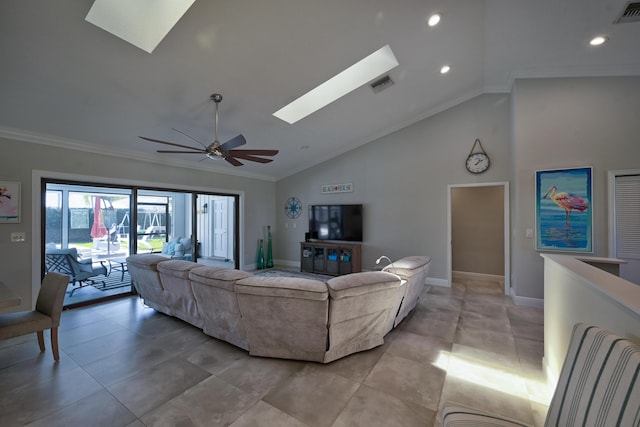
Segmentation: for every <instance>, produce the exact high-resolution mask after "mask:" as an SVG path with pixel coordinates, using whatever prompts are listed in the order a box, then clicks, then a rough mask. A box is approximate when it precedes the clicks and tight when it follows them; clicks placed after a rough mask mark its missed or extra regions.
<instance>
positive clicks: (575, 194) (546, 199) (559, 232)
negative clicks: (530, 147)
mask: <svg viewBox="0 0 640 427" xmlns="http://www.w3.org/2000/svg"><path fill="white" fill-rule="evenodd" d="M592 175H593V168H591V167H583V168H571V169H551V170H540V171H536V193H535V195H536V196H535V197H536V250H539V251H563V252H585V253H591V252H593V213H592V212H593V209H592V202H593V199H592V190H593V188H592V187H593V186H592Z"/></svg>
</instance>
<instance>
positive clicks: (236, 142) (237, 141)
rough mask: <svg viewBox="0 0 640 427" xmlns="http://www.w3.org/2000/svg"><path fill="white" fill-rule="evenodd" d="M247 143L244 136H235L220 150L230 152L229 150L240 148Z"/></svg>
mask: <svg viewBox="0 0 640 427" xmlns="http://www.w3.org/2000/svg"><path fill="white" fill-rule="evenodd" d="M246 143H247V140H246V139H244V136H242V135H238V136H234V137H233V138H231V139H230V140H228V141H227V142H225V143H224V144H222V145H221V146H220V149H221V150H223V151H229V150H233V149H234V148H236V147H240V146H241V145H244V144H246Z"/></svg>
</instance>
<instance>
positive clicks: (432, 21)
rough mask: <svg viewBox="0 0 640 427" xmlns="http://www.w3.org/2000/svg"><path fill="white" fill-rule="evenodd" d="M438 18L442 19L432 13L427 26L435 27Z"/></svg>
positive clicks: (437, 14) (438, 20)
mask: <svg viewBox="0 0 640 427" xmlns="http://www.w3.org/2000/svg"><path fill="white" fill-rule="evenodd" d="M440 18H442V16H440V14H439V13H434V14H433V15H431V16H430V17H429V20H428V21H427V24H429V26H430V27H435V26H436V25H438V23H439V22H440Z"/></svg>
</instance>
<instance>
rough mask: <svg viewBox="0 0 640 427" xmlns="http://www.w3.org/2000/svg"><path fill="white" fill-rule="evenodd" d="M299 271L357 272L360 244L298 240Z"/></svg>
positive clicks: (336, 274)
mask: <svg viewBox="0 0 640 427" xmlns="http://www.w3.org/2000/svg"><path fill="white" fill-rule="evenodd" d="M300 271H306V272H308V273H319V274H329V275H332V276H339V275H342V274H350V273H359V272H360V245H359V244H354V243H329V242H300Z"/></svg>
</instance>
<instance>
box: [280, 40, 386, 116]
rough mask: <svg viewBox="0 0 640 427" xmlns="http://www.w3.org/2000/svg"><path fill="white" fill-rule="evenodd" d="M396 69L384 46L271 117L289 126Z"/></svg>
mask: <svg viewBox="0 0 640 427" xmlns="http://www.w3.org/2000/svg"><path fill="white" fill-rule="evenodd" d="M397 66H398V60H397V59H396V57H395V55H394V54H393V51H392V50H391V48H390V47H389V45H386V46H384V47H382V48H380V49H378V50H376V51H375V52H373V53H372V54H371V55H369V56H367V57H366V58H363V59H361V60H360V61H358V62H356V63H355V64H353V65H352V66H350V67H349V68H347V69H346V70H344V71H341V72H340V73H338V74H336V75H335V76H333V77H331V78H330V79H329V80H327V81H326V82H324V83H322V84H321V85H319V86H317V87H316V88H314V89H311V90H310V91H309V92H307V93H305V94H304V95H302V96H301V97H300V98H298V99H296V100H295V101H293V102H291V103H290V104H287V105H285V106H284V107H282V108H281V109H279V110H278V111H276V112H275V113H273V115H274V116H276V117H277V118H279V119H282V120H284V121H285V122H287V123H289V124H293V123H295V122H297V121H298V120H300V119H303V118H305V117H307V116H308V115H309V114H312V113H315V112H316V111H318V110H319V109H321V108H322V107H325V106H327V105H329V104H330V103H332V102H333V101H335V100H336V99H338V98H341V97H343V96H344V95H346V94H348V93H349V92H352V91H354V90H356V89H357V88H359V87H360V86H362V85H365V84H367V82H370V81H371V80H373V79H375V78H377V77H380V76H381V75H383V74H384V73H386V72H388V71H390V70H391V69H393V68H395V67H397Z"/></svg>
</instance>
